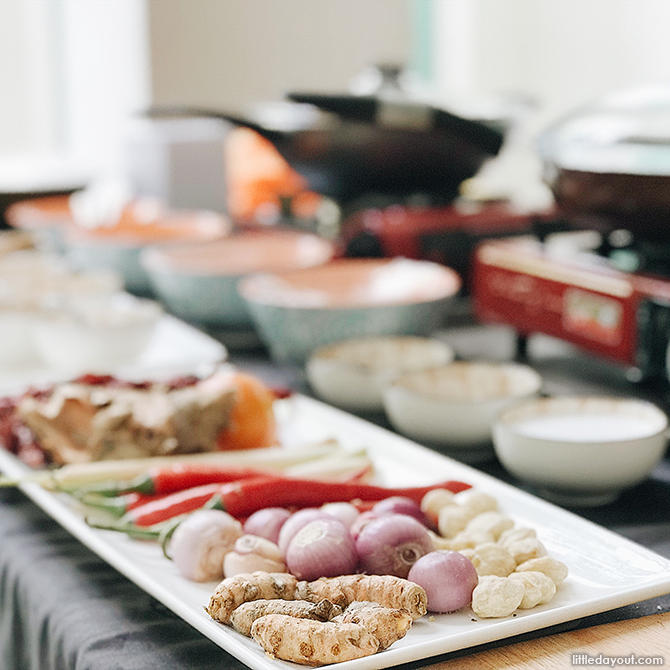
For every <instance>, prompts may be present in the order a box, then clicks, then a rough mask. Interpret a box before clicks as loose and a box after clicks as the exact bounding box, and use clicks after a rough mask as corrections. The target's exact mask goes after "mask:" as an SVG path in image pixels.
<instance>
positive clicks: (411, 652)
mask: <svg viewBox="0 0 670 670" xmlns="http://www.w3.org/2000/svg"><path fill="white" fill-rule="evenodd" d="M277 413H278V416H279V418H280V422H281V430H282V439H283V441H284V443H285V444H286V448H291V445H298V444H305V443H308V442H314V441H315V440H320V439H325V438H336V439H337V440H338V441H339V442H340V443H341V444H343V445H344V446H346V447H347V448H352V449H358V448H360V447H365V448H367V449H368V453H369V454H370V455H371V457H372V459H373V461H374V463H375V467H376V469H377V471H378V473H379V480H380V482H381V483H383V484H385V485H393V486H410V485H419V484H429V483H435V482H439V481H443V480H445V479H460V480H463V481H465V482H468V483H470V484H472V485H473V486H474V487H476V488H480V489H482V490H485V491H486V492H488V493H490V494H492V495H494V496H495V497H496V498H497V500H498V503H499V506H500V508H501V510H502V511H504V512H505V513H506V514H508V515H509V516H511V517H512V518H513V519H514V520H515V522H516V525H517V526H529V527H532V528H534V529H535V530H536V531H537V534H538V537H539V539H540V540H541V541H542V542H543V543H544V544H545V546H546V547H547V550H548V552H549V554H550V555H551V556H554V557H555V558H557V559H559V560H561V561H563V562H564V563H565V564H566V565H567V566H568V568H569V571H570V573H569V575H568V578H567V579H566V581H565V582H564V583H563V585H562V586H561V587H560V588H559V589H558V591H557V594H556V596H555V598H554V599H553V600H552V601H551V602H550V603H548V604H547V605H544V606H541V607H537V608H535V609H532V610H526V611H522V610H519V611H517V613H516V615H515V616H512V617H508V618H505V619H488V620H487V619H478V618H477V617H475V616H474V615H473V613H472V611H470V610H469V608H465V609H464V610H463V611H460V612H458V613H455V614H445V615H436V616H426V617H423V618H422V619H420V620H418V621H416V622H415V623H414V624H413V626H412V629H411V630H410V631H409V633H408V634H407V636H406V637H405V638H404V639H402V640H400V641H398V642H396V643H395V644H394V645H393V646H392V647H390V648H389V649H387V650H385V651H383V652H380V653H378V654H375V655H374V656H369V657H366V658H362V659H358V660H354V661H348V662H345V663H341V664H338V666H339V667H341V668H342V670H377V669H379V668H385V667H390V666H394V665H398V664H401V663H407V662H411V661H417V660H420V659H427V658H430V657H432V656H436V655H439V654H444V653H447V652H451V651H456V650H463V649H467V648H470V647H473V646H476V645H480V644H484V643H487V642H492V641H496V640H503V639H505V638H508V637H511V636H514V635H518V634H521V633H525V632H529V631H534V630H539V629H542V628H546V627H548V626H552V625H555V624H560V623H563V622H567V621H571V620H574V619H577V618H581V617H584V616H588V615H591V614H595V613H598V612H602V611H606V610H608V609H612V608H615V607H620V606H623V605H627V604H631V603H634V602H638V601H640V600H644V599H647V598H651V597H655V596H660V595H663V594H666V593H670V561H668V560H666V559H664V558H662V557H661V556H659V555H657V554H655V553H653V552H651V551H649V550H647V549H645V548H644V547H641V546H639V545H636V544H634V543H632V542H630V541H628V540H626V539H624V538H622V537H620V536H618V535H616V534H614V533H612V532H610V531H608V530H606V529H604V528H602V527H599V526H597V525H594V524H592V523H590V522H588V521H585V520H584V519H582V518H580V517H578V516H576V515H573V514H571V513H568V512H566V511H564V510H562V509H561V508H559V507H555V506H554V505H551V504H549V503H547V502H544V501H542V500H540V499H538V498H535V497H533V496H531V495H529V494H527V493H525V492H523V491H521V490H518V489H515V488H514V487H512V486H509V485H507V484H505V483H503V482H500V481H498V480H496V479H494V478H492V477H489V476H488V475H485V474H483V473H481V472H478V471H477V470H475V469H473V468H470V467H468V466H466V465H463V464H461V463H459V462H457V461H454V460H451V459H449V458H446V457H444V456H442V455H440V454H438V453H436V452H434V451H431V450H429V449H426V448H424V447H421V446H419V445H417V444H415V443H413V442H411V441H409V440H406V439H404V438H402V437H400V436H398V435H396V434H394V433H392V432H389V431H386V430H383V429H381V428H379V427H377V426H375V425H373V424H370V423H368V422H365V421H363V420H361V419H359V418H357V417H354V416H351V415H349V414H346V413H344V412H341V411H339V410H336V409H334V408H332V407H330V406H328V405H325V404H323V403H320V402H318V401H315V400H312V399H310V398H307V397H305V396H300V395H296V396H293V397H291V398H288V399H285V400H281V401H278V402H277ZM0 469H2V470H3V471H4V472H5V473H6V474H8V475H11V476H19V475H21V474H22V473H24V472H26V468H25V466H23V465H22V464H21V463H19V462H18V461H17V460H16V459H15V458H14V457H13V456H11V455H10V454H8V453H6V452H2V450H0ZM23 489H24V490H25V492H26V493H27V494H28V495H29V496H30V497H31V498H32V499H33V500H34V501H35V502H36V503H37V504H38V505H40V506H41V507H42V508H43V509H44V510H45V511H46V512H47V513H48V514H50V515H51V516H52V517H53V518H54V519H56V520H57V521H58V522H59V523H61V524H62V525H63V526H64V527H65V528H66V529H67V530H68V531H70V532H71V533H72V534H73V535H74V536H76V537H77V538H78V539H79V540H80V541H81V542H83V543H84V544H85V545H87V546H88V547H89V548H90V549H92V550H93V551H95V552H96V553H97V554H98V555H99V556H101V557H102V558H103V559H104V560H105V561H107V562H108V563H109V564H110V565H112V566H114V567H115V568H116V569H117V570H119V572H121V573H123V574H124V575H125V576H126V577H128V578H129V579H131V580H132V581H134V582H135V583H136V584H138V585H139V586H140V587H141V588H143V589H144V590H145V591H146V592H148V593H149V594H151V595H152V596H154V597H155V598H156V599H158V600H159V601H161V602H162V603H163V604H164V605H166V606H167V607H169V608H170V609H171V610H172V611H174V612H175V613H176V614H177V615H179V616H180V617H181V618H183V619H184V620H185V621H186V622H188V623H189V624H191V625H192V626H194V627H195V628H196V629H198V630H199V631H200V632H202V633H203V634H204V635H206V636H207V637H208V638H210V639H211V640H213V641H214V642H215V643H216V644H218V645H219V646H221V647H222V648H223V649H225V650H226V651H227V652H229V653H230V654H232V655H233V656H235V657H237V658H238V659H239V660H241V661H242V662H243V663H245V664H246V665H248V666H249V667H250V668H253V669H254V670H277V668H279V667H281V666H285V667H287V668H288V667H293V668H295V667H297V666H295V665H293V664H291V663H286V662H283V661H277V660H273V659H271V658H269V657H268V656H267V655H266V654H265V653H264V652H263V651H262V649H261V648H260V646H258V645H257V644H256V643H255V642H254V641H253V640H250V639H248V638H245V637H243V636H242V635H240V634H239V633H237V632H235V631H234V630H232V629H230V628H228V627H225V626H223V625H221V624H218V623H216V622H214V621H212V620H211V619H210V618H209V616H208V615H207V614H206V613H205V611H204V609H203V606H204V605H206V604H207V603H208V601H209V597H210V595H211V593H212V591H213V590H214V588H215V586H216V584H215V583H210V584H195V583H193V582H189V581H187V580H186V579H184V578H182V577H180V576H179V574H178V573H177V570H176V568H175V567H174V565H172V563H170V562H169V561H168V560H167V559H166V558H164V557H163V555H162V553H161V550H160V548H159V547H158V546H157V545H155V544H153V543H149V542H140V541H136V540H131V539H129V538H127V537H125V536H124V535H121V534H117V533H114V532H110V531H101V530H94V529H92V528H90V527H88V526H87V525H86V523H85V522H84V520H83V519H82V517H81V516H80V514H79V513H77V512H76V511H75V510H74V509H73V508H72V507H71V506H70V505H69V504H68V501H67V500H66V499H65V498H63V497H60V494H59V495H54V494H52V493H49V492H47V491H45V490H43V489H41V488H40V487H39V486H37V485H35V484H24V485H23ZM473 619H475V620H473Z"/></svg>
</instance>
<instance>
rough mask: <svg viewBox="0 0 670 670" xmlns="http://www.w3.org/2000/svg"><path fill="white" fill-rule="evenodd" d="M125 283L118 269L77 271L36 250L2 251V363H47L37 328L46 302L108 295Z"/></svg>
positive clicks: (13, 365)
mask: <svg viewBox="0 0 670 670" xmlns="http://www.w3.org/2000/svg"><path fill="white" fill-rule="evenodd" d="M121 285H122V282H121V278H120V277H119V276H118V275H116V274H115V273H113V272H88V273H76V272H72V271H71V270H69V269H68V268H67V266H66V265H65V264H64V263H63V261H62V259H61V258H60V257H57V256H54V255H51V254H47V253H42V252H39V251H35V250H20V251H15V252H11V253H7V254H4V255H2V256H0V369H19V368H26V367H32V368H35V367H40V366H41V365H43V361H42V360H41V358H40V355H39V353H38V351H37V349H36V347H35V343H34V341H33V336H32V331H33V328H34V327H35V325H36V324H38V323H39V322H40V319H41V318H42V311H43V306H44V303H45V302H48V301H51V300H53V299H55V298H58V299H63V298H68V299H74V298H77V297H82V298H84V297H87V296H94V295H109V294H110V293H113V292H114V291H118V290H119V289H120V288H121Z"/></svg>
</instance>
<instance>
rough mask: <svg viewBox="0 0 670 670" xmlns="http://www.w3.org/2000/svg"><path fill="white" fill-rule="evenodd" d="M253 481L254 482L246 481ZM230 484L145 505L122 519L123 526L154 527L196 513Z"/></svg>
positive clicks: (181, 494)
mask: <svg viewBox="0 0 670 670" xmlns="http://www.w3.org/2000/svg"><path fill="white" fill-rule="evenodd" d="M245 481H253V480H245ZM224 486H230V484H205V485H204V486H196V487H194V488H191V489H185V490H184V491H178V492H177V493H172V494H170V495H167V496H162V497H161V498H159V499H158V500H152V501H150V502H148V503H146V504H145V505H139V506H138V507H135V508H134V509H131V510H129V511H128V512H127V513H126V514H125V515H124V516H123V517H122V518H121V523H122V524H123V525H136V526H142V527H144V526H153V525H154V524H157V523H161V522H163V521H167V520H168V519H171V518H172V517H175V516H179V515H180V514H187V513H188V512H194V511H195V510H197V509H200V508H201V507H204V506H205V505H206V504H207V503H208V502H209V501H210V500H211V499H212V498H213V497H214V496H215V495H218V494H219V492H220V491H221V488H222V487H224Z"/></svg>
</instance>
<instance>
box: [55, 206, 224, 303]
mask: <svg viewBox="0 0 670 670" xmlns="http://www.w3.org/2000/svg"><path fill="white" fill-rule="evenodd" d="M143 205H144V203H143V202H142V201H137V202H134V203H131V204H130V205H128V206H126V208H125V209H124V210H123V213H122V215H121V218H120V219H119V220H118V221H117V222H116V223H114V225H100V226H98V227H95V228H84V227H81V226H71V227H69V228H68V229H67V230H66V232H65V234H64V239H63V246H64V247H65V250H66V255H67V258H68V260H69V262H70V263H71V264H72V265H73V267H75V268H77V269H80V270H92V269H99V268H107V269H110V270H114V271H116V272H118V273H119V274H120V275H121V276H122V277H123V279H124V284H125V288H126V290H128V291H130V292H131V293H136V294H138V295H144V296H151V295H152V286H151V282H150V280H149V277H148V275H147V273H146V271H145V270H144V268H143V267H142V265H141V263H140V255H141V253H142V251H143V249H145V248H147V247H149V246H157V245H172V244H183V243H185V242H205V243H209V242H213V241H214V240H218V239H221V238H222V237H225V236H227V235H229V234H230V231H231V229H232V225H231V223H230V221H229V220H228V219H226V218H225V217H224V216H222V215H220V214H217V213H215V212H208V211H198V210H187V211H179V210H174V211H168V212H162V211H157V212H155V211H151V209H150V207H148V206H147V207H146V208H144V207H143ZM145 209H146V211H145Z"/></svg>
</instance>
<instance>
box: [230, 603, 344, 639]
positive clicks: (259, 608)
mask: <svg viewBox="0 0 670 670" xmlns="http://www.w3.org/2000/svg"><path fill="white" fill-rule="evenodd" d="M267 614H287V615H288V616H292V617H295V618H297V619H313V620H315V621H330V620H331V619H332V618H333V617H336V616H341V615H342V608H341V607H339V606H338V605H334V604H333V603H331V602H330V600H322V601H321V602H318V603H310V602H307V601H306V600H253V601H250V602H246V603H242V604H241V605H240V606H239V607H237V608H236V609H235V610H233V613H232V614H231V615H230V623H231V624H232V626H233V628H234V629H235V630H236V631H238V632H240V633H242V635H246V636H247V637H249V636H250V635H251V626H252V625H253V623H254V621H256V619H260V618H261V617H262V616H266V615H267Z"/></svg>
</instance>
